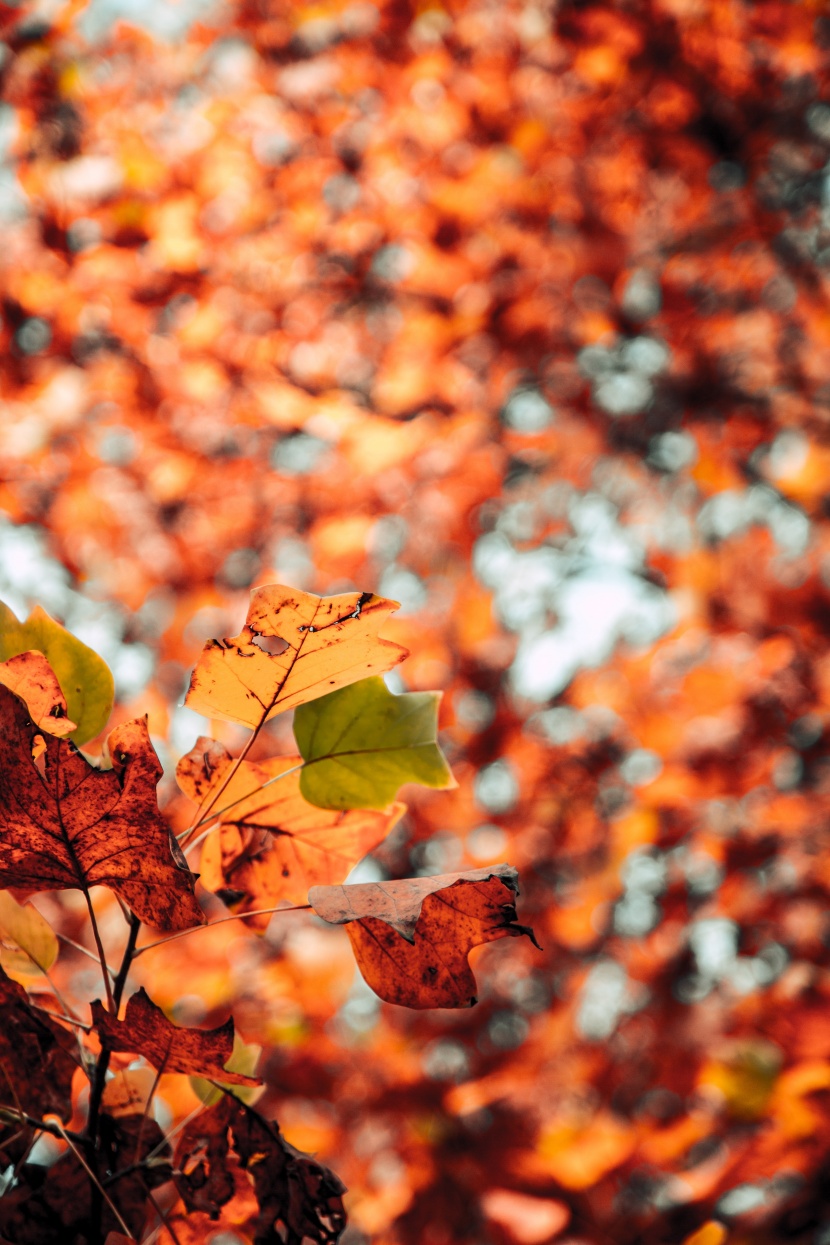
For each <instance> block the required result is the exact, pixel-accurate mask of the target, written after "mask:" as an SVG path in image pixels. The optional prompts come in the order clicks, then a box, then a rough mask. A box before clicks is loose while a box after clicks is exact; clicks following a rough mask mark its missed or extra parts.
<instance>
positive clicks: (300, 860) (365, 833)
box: [176, 736, 406, 929]
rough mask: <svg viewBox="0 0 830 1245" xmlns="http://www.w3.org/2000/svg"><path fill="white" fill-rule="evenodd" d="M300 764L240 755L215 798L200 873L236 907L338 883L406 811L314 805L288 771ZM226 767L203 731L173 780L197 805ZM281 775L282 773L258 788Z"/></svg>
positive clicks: (259, 923) (257, 920)
mask: <svg viewBox="0 0 830 1245" xmlns="http://www.w3.org/2000/svg"><path fill="white" fill-rule="evenodd" d="M301 764H302V758H301V757H298V756H297V757H273V758H271V759H270V760H267V761H259V762H256V763H253V762H250V761H243V762H242V763H241V764H240V765H239V766H238V768H237V769H236V771H235V773H234V775H233V777H232V778H231V779H230V781H229V782H228V784H227V786H226V787H224V788H223V789H222V794H221V796H220V797H219V800H218V801H217V803H219V804H221V806H222V807H225V806H227V811H226V812H223V813H222V814H221V818H220V820H221V822H222V825H221V829H220V830H219V832H218V833H216V834H214V835H212V836H211V837H210V838H209V839H208V840H207V841H206V842H205V845H204V847H203V848H202V857H201V862H200V867H201V879H202V883H203V885H204V886H206V887H207V888H208V890H213V891H216V892H218V893H219V894H220V896H221V897H222V898H223V899H225V902H227V903H228V904H229V906H230V907H232V908H233V910H234V912H245V911H248V912H250V911H254V910H256V909H259V908H268V907H273V906H274V905H276V904H277V903H279V902H280V901H281V900H284V901H285V902H286V903H305V899H306V895H307V894H308V890H309V887H311V886H329V885H331V884H332V883H335V882H342V881H343V879H344V878H345V877H346V876H347V874H348V873H349V870H350V869H352V868H353V867H354V865H356V864H357V862H358V861H359V860H361V859H362V858H363V857H364V856H365V855H366V853H367V852H370V851H372V849H373V848H375V847H377V845H378V844H379V843H382V842H383V840H384V839H385V838H386V837H387V835H388V834H389V832H390V831H391V830H392V828H393V826H394V825H395V824H396V823H397V822H398V821H399V820H400V818H401V816H402V815H403V813H404V812H405V811H406V805H405V804H401V803H395V804H391V805H390V806H389V807H388V808H386V809H384V810H382V811H374V810H372V809H353V810H350V811H348V812H341V811H337V810H334V809H324V808H317V806H316V805H314V804H309V803H308V801H307V800H305V799H304V798H303V796H302V794H301V793H300V775H299V771H298V772H296V773H290V774H289V773H287V771H288V770H292V769H296V767H298V766H300V765H301ZM230 765H231V755H230V753H229V752H228V751H227V749H226V748H225V747H224V746H223V745H222V744H220V743H217V742H216V741H215V740H212V739H207V738H206V737H204V736H202V737H200V738H199V739H198V740H197V741H196V744H195V746H194V747H193V748H192V749H191V751H190V752H189V753H188V754H187V755H186V756H184V757H182V759H181V761H180V762H179V764H178V766H177V768H176V778H177V779H178V783H179V786H180V787H181V789H182V791H183V792H184V793H185V794H186V795H188V796H189V797H190V798H191V799H192V800H195V801H196V802H197V803H203V802H204V801H205V800H206V799H210V796H211V793H212V791H214V790H216V789H217V788H218V787H219V786H220V784H221V783H222V781H223V780H224V777H225V774H226V773H227V771H228V769H229V767H230ZM280 774H286V776H285V777H284V778H280V780H279V781H278V782H275V783H273V784H272V785H271V786H268V787H265V788H264V789H262V790H261V789H260V788H262V785H263V783H265V782H269V781H270V780H271V779H273V778H275V777H277V776H278V775H280ZM269 920H270V917H268V916H264V917H253V918H252V919H251V924H252V925H253V926H254V927H255V928H261V929H265V928H266V927H267V925H268V922H269Z"/></svg>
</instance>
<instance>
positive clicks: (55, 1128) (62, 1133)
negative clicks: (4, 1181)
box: [0, 1105, 84, 1144]
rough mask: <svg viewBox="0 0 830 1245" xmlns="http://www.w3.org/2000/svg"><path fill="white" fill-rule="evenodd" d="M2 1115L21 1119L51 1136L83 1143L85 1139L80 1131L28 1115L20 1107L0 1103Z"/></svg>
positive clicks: (0, 1113)
mask: <svg viewBox="0 0 830 1245" xmlns="http://www.w3.org/2000/svg"><path fill="white" fill-rule="evenodd" d="M0 1116H3V1117H5V1118H6V1119H9V1118H11V1119H15V1120H20V1122H21V1123H22V1124H28V1125H29V1127H30V1128H34V1129H36V1130H37V1131H38V1132H39V1133H49V1135H50V1137H57V1138H58V1139H61V1138H63V1140H64V1141H67V1140H69V1139H70V1138H71V1139H72V1140H73V1141H77V1142H79V1143H81V1144H82V1143H83V1140H84V1139H83V1137H82V1136H81V1135H80V1133H72V1132H70V1131H69V1129H68V1128H62V1127H61V1126H60V1125H59V1124H50V1123H49V1122H48V1121H47V1120H39V1119H38V1118H37V1116H34V1115H28V1114H27V1113H26V1112H25V1111H21V1109H20V1107H7V1106H5V1105H0Z"/></svg>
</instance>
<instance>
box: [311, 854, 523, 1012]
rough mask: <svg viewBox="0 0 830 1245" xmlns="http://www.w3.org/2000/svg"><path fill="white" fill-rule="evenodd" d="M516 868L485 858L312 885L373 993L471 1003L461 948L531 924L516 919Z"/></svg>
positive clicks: (420, 1001)
mask: <svg viewBox="0 0 830 1245" xmlns="http://www.w3.org/2000/svg"><path fill="white" fill-rule="evenodd" d="M517 893H518V880H517V874H516V870H515V869H513V868H512V867H511V866H510V865H492V866H491V867H489V868H486V869H470V870H467V871H465V872H462V873H445V874H441V875H439V876H438V877H432V878H406V879H404V880H403V881H400V882H364V883H360V884H358V885H355V886H315V887H313V888H312V889H311V890H310V891H309V893H308V901H309V903H310V904H311V906H312V908H313V909H314V911H315V912H316V913H317V915H318V916H319V917H322V918H323V920H324V921H328V922H329V923H330V924H332V925H347V926H348V928H347V931H346V932H347V933H348V935H349V937H350V939H351V942H352V948H353V950H354V954H355V959H356V960H357V963H358V967H359V968H360V971H361V973H362V974H363V976H364V978H365V979H366V981H367V982H368V984H369V985H370V986H371V987H372V989H373V990H374V991H375V993H376V994H379V995H380V997H381V998H382V999H385V1000H386V1001H387V1002H388V1003H399V1004H401V1005H402V1006H404V1007H417V1008H424V1007H471V1006H472V1005H473V1004H474V1003H475V1002H476V993H475V991H476V984H475V978H474V977H473V974H472V970H471V969H470V966H469V964H468V963H467V954H468V952H469V951H470V950H471V949H472V948H473V947H477V946H479V945H480V944H481V943H485V942H493V941H495V940H496V939H498V938H508V937H513V938H515V937H518V936H519V935H520V934H526V935H527V936H528V937H529V938H530V939H531V940H532V941H533V943H534V944H536V939H535V938H534V936H533V931H532V930H530V929H528V928H527V926H524V925H517V924H516V906H515V896H516V894H517ZM536 945H538V944H536Z"/></svg>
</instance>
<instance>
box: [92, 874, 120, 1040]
mask: <svg viewBox="0 0 830 1245" xmlns="http://www.w3.org/2000/svg"><path fill="white" fill-rule="evenodd" d="M84 898H85V899H86V906H87V908H88V909H89V920H90V924H91V925H92V934H93V937H94V938H95V945H96V947H97V948H98V959H99V960H100V962H101V972H102V974H103V977H104V988H105V990H106V992H107V1008H108V1009H109V1011H111V1012H112V1013H113V1015H114V1014H115V1012H116V1011H117V1008H116V1006H115V1003H114V1002H113V997H112V986H111V985H110V972H109V967H108V965H107V957H106V955H105V954H104V944H103V943H102V942H101V934H100V932H99V930H98V922H97V921H96V919H95V909H94V908H93V906H92V897H91V895H90V893H89V890H88V889H86V888H84Z"/></svg>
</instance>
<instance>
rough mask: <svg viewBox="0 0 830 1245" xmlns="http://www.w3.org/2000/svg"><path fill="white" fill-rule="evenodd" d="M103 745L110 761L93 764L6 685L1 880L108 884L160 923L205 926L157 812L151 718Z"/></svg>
mask: <svg viewBox="0 0 830 1245" xmlns="http://www.w3.org/2000/svg"><path fill="white" fill-rule="evenodd" d="M38 740H40V741H41V742H40V744H37V741H38ZM36 745H37V747H38V748H39V749H40V751H41V753H42V755H41V759H40V764H41V765H42V770H41V769H40V768H39V767H38V764H36V763H35V760H34V759H33V749H35V747H36ZM107 745H108V748H109V751H110V755H111V757H112V760H113V768H112V769H109V770H99V769H96V768H95V767H94V766H93V765H91V764H90V763H89V761H87V759H86V757H84V756H83V755H82V753H80V752H78V750H77V748H75V746H74V745H73V744H72V743H70V742H69V741H68V740H63V739H55V738H54V736H51V735H46V736H41V735H40V734H39V732H38V729H37V727H36V726H35V725H34V724H33V722H32V720H31V717H30V715H29V711H28V709H27V708H26V705H25V704H24V703H23V701H22V700H20V698H19V697H18V696H15V695H14V693H13V692H10V691H9V690H8V689H7V688H5V687H0V885H9V884H12V885H14V886H21V887H27V888H30V889H32V890H47V889H48V890H67V889H73V888H77V889H80V890H88V889H89V887H90V886H96V885H101V886H108V887H109V888H110V890H112V891H114V892H115V893H116V895H119V896H120V897H121V898H122V899H123V900H124V902H125V903H126V904H128V905H129V906H130V908H131V909H132V910H133V912H134V913H135V914H136V916H138V917H139V918H140V919H141V920H142V921H146V922H148V923H149V924H150V925H154V926H156V927H157V928H159V929H186V928H187V927H188V926H190V925H201V924H204V920H205V918H204V914H203V913H202V910H201V908H200V907H199V905H198V903H197V902H196V897H195V894H194V883H195V877H194V875H193V874H192V873H191V872H190V871H189V869H188V868H187V866H186V864H182V862H181V861H180V860H179V859H178V858H177V857H176V856H175V855H174V849H173V846H172V840H171V835H170V831H169V829H168V827H167V824H166V823H165V822H164V820H163V819H162V817H161V815H160V813H159V811H158V804H157V802H156V790H155V789H156V784H157V783H158V780H159V778H160V777H161V765H160V764H159V760H158V757H157V756H156V754H155V751H154V750H153V746H152V744H151V743H150V737H149V734H148V730H147V722H146V719H136V720H135V721H132V722H126V723H124V725H123V726H119V727H118V728H117V729H116V730H114V731H113V732H112V733H111V735H110V736H109V739H108V741H107Z"/></svg>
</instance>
